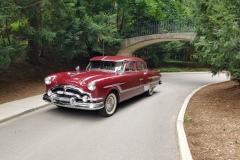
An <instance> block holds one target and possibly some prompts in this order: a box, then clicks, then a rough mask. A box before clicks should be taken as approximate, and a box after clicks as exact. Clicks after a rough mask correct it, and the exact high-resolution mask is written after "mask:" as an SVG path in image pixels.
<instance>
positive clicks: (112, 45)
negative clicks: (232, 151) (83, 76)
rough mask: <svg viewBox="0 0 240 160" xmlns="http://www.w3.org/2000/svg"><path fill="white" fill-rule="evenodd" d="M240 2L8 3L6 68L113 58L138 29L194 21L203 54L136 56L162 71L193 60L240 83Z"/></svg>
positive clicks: (0, 51)
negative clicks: (168, 63)
mask: <svg viewBox="0 0 240 160" xmlns="http://www.w3.org/2000/svg"><path fill="white" fill-rule="evenodd" d="M239 7H240V1H238V0H232V1H222V0H212V1H209V0H101V1H99V0H92V1H87V0H18V1H16V0H4V1H1V3H0V68H3V67H5V66H7V65H8V64H9V63H11V62H12V61H14V60H15V59H17V58H19V57H22V58H24V59H26V60H27V61H28V62H29V63H32V64H34V65H39V64H40V63H41V62H40V57H45V58H49V57H50V58H53V59H62V60H66V59H72V58H74V57H76V56H79V55H81V56H93V55H101V54H108V55H110V54H111V55H113V54H114V53H116V52H117V50H118V48H119V47H120V42H121V40H122V39H123V38H124V37H125V36H127V34H129V33H130V32H132V31H133V30H134V25H136V24H145V23H148V22H154V21H159V20H166V19H178V18H187V19H189V18H191V19H193V21H194V22H195V28H196V33H197V34H198V36H199V37H200V36H203V37H205V38H204V40H203V41H199V42H198V43H196V45H195V46H196V47H197V51H198V53H197V54H194V53H195V50H194V47H193V45H192V43H191V42H190V43H189V42H178V41H174V42H166V43H160V44H155V45H152V46H147V47H144V48H142V49H140V50H138V51H137V52H136V53H135V55H137V56H140V57H142V58H144V59H146V60H147V61H148V62H151V65H152V66H158V65H159V64H160V63H161V62H162V61H163V60H165V59H168V58H172V59H178V60H192V59H193V55H194V56H195V57H196V58H197V59H198V60H200V61H201V62H203V63H206V64H210V65H211V66H212V71H213V73H215V74H216V73H217V72H219V71H222V70H227V71H229V72H230V74H231V77H232V78H233V79H235V80H237V81H240V50H239V48H240V47H239V46H240V44H239V43H240V39H239V38H238V35H239V33H240V27H239V19H240V10H239Z"/></svg>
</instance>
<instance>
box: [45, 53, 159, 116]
mask: <svg viewBox="0 0 240 160" xmlns="http://www.w3.org/2000/svg"><path fill="white" fill-rule="evenodd" d="M45 84H46V93H45V94H44V95H43V99H44V100H45V101H48V102H51V103H53V104H55V105H56V106H58V107H66V108H75V109H84V110H98V112H99V114H100V115H102V116H104V117H109V116H112V115H113V114H114V113H115V111H116V109H117V104H118V103H120V102H122V101H125V100H127V99H129V98H132V97H134V96H137V95H139V94H143V93H145V94H146V95H148V96H151V95H152V94H153V93H154V88H155V87H156V86H157V85H158V84H161V73H160V71H154V70H148V69H147V64H146V63H145V61H144V60H142V59H141V58H137V57H125V56H98V57H93V58H91V59H90V63H89V65H88V66H87V68H86V69H85V70H80V69H79V67H77V68H76V70H75V71H70V72H61V73H55V74H52V75H49V76H48V77H46V78H45Z"/></svg>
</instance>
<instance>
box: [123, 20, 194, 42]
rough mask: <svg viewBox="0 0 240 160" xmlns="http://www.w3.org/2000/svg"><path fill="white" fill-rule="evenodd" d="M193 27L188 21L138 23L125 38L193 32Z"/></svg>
mask: <svg viewBox="0 0 240 160" xmlns="http://www.w3.org/2000/svg"><path fill="white" fill-rule="evenodd" d="M193 31H194V26H193V23H192V22H191V21H190V20H184V19H177V20H162V21H156V22H150V23H139V24H136V25H134V26H133V28H132V29H130V30H129V31H128V33H126V38H130V37H138V36H145V35H152V34H164V33H179V32H193Z"/></svg>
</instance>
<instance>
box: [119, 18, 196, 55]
mask: <svg viewBox="0 0 240 160" xmlns="http://www.w3.org/2000/svg"><path fill="white" fill-rule="evenodd" d="M193 31H194V27H193V25H192V23H191V22H189V21H186V20H165V21H159V22H151V23H148V24H139V25H137V26H135V27H134V31H133V32H132V33H131V34H130V36H129V37H130V38H126V39H124V40H123V41H122V43H121V48H120V50H119V51H118V53H117V55H122V56H132V54H133V53H134V52H135V51H137V50H138V49H140V48H143V47H146V46H148V45H151V44H155V43H160V42H166V41H175V40H182V41H190V40H193V39H194V38H195V36H196V34H195V33H194V32H193Z"/></svg>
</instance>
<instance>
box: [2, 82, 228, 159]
mask: <svg viewBox="0 0 240 160" xmlns="http://www.w3.org/2000/svg"><path fill="white" fill-rule="evenodd" d="M226 80H227V79H226ZM163 83H164V82H163ZM211 83H215V82H211ZM204 85H206V82H204V83H203V84H202V85H201V87H200V88H202V86H204ZM200 88H198V89H194V90H193V92H192V93H191V94H190V95H189V96H188V97H187V98H186V99H185V101H184V103H183V105H182V106H181V110H180V112H179V115H178V119H177V122H176V127H177V132H178V133H177V134H178V143H179V150H180V151H179V152H180V157H181V159H184V160H191V159H192V157H191V153H190V151H189V148H188V144H187V140H186V135H185V132H184V129H183V117H184V113H185V109H186V107H187V104H188V102H189V100H190V98H191V97H192V96H193V94H194V93H195V92H196V91H197V90H199V89H200ZM46 106H50V103H48V102H45V101H43V100H42V95H37V96H33V97H29V98H25V99H20V100H17V101H13V102H9V103H4V104H0V123H4V122H7V121H9V120H11V119H14V118H17V117H19V116H21V115H25V114H26V113H30V112H32V111H35V110H38V109H41V108H44V107H46ZM116 114H117V113H116ZM114 116H115V115H114Z"/></svg>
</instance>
